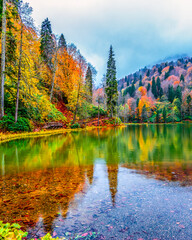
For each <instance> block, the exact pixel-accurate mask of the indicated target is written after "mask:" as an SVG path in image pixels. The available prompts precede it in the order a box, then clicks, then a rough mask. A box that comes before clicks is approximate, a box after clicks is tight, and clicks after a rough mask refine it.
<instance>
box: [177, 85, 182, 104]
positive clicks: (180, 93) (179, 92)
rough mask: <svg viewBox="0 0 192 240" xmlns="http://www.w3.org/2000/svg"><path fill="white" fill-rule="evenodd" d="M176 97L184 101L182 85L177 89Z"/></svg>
mask: <svg viewBox="0 0 192 240" xmlns="http://www.w3.org/2000/svg"><path fill="white" fill-rule="evenodd" d="M175 97H176V98H178V99H179V100H180V102H182V92H181V87H180V86H177V89H176V91H175Z"/></svg>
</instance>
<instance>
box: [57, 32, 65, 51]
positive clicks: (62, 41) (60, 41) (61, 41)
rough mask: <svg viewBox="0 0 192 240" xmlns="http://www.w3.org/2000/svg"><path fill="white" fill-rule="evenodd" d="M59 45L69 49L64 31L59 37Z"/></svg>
mask: <svg viewBox="0 0 192 240" xmlns="http://www.w3.org/2000/svg"><path fill="white" fill-rule="evenodd" d="M58 46H59V48H64V49H67V43H66V41H65V37H64V35H63V33H62V34H61V36H60V37H59V43H58Z"/></svg>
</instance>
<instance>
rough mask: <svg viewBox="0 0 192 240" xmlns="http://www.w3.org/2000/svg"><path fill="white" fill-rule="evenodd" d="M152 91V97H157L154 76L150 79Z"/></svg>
mask: <svg viewBox="0 0 192 240" xmlns="http://www.w3.org/2000/svg"><path fill="white" fill-rule="evenodd" d="M152 93H153V95H154V97H155V98H157V87H156V82H155V78H154V77H153V80H152Z"/></svg>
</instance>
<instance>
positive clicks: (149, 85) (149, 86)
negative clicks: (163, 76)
mask: <svg viewBox="0 0 192 240" xmlns="http://www.w3.org/2000/svg"><path fill="white" fill-rule="evenodd" d="M150 88H151V84H150V83H148V85H147V92H149V90H150Z"/></svg>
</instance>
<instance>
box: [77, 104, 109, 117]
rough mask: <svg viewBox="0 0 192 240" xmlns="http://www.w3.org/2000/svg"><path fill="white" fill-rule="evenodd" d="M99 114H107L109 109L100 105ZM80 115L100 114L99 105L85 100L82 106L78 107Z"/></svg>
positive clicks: (95, 115) (93, 115)
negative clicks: (106, 109)
mask: <svg viewBox="0 0 192 240" xmlns="http://www.w3.org/2000/svg"><path fill="white" fill-rule="evenodd" d="M99 115H100V116H107V111H105V110H104V109H103V108H102V107H100V108H99ZM78 116H79V117H80V119H84V118H95V117H97V116H98V107H97V106H95V105H93V104H90V103H88V102H84V103H83V104H82V105H81V107H80V108H79V109H78Z"/></svg>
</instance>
